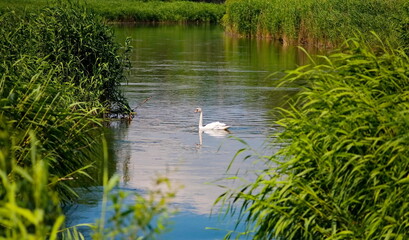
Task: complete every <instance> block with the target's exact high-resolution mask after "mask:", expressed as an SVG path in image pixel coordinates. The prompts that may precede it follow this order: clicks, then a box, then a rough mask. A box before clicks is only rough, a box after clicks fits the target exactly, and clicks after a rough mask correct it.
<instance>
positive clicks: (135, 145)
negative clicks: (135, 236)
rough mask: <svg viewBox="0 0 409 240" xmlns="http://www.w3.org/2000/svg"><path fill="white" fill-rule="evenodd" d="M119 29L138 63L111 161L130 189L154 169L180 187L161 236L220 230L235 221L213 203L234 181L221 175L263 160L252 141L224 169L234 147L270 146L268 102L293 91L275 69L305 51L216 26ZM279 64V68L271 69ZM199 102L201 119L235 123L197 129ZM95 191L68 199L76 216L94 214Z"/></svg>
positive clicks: (247, 172) (215, 235)
mask: <svg viewBox="0 0 409 240" xmlns="http://www.w3.org/2000/svg"><path fill="white" fill-rule="evenodd" d="M114 29H115V34H116V37H117V39H118V41H119V42H124V41H125V38H126V37H128V36H129V37H131V38H132V41H131V45H132V47H133V51H132V55H131V61H132V65H133V67H132V69H131V71H130V75H129V79H128V82H127V83H123V89H124V92H125V95H126V97H127V98H128V99H129V101H130V103H131V106H133V107H137V108H136V112H137V115H136V116H135V118H134V120H133V121H132V122H130V123H129V124H128V123H124V122H114V123H113V124H112V126H111V129H112V136H113V146H114V159H113V161H114V163H113V164H111V165H112V168H113V169H111V170H112V171H114V172H115V173H116V174H118V175H119V176H120V179H121V182H120V185H121V189H124V190H128V191H135V192H142V193H143V192H145V191H147V190H148V189H150V188H152V186H153V182H154V181H153V180H154V179H155V177H157V176H166V177H168V178H169V179H170V180H171V182H172V184H173V185H174V186H178V191H177V195H176V198H175V199H174V202H173V205H174V206H175V207H177V209H178V211H179V213H178V214H177V215H176V216H175V217H173V218H172V221H173V224H172V225H171V226H170V227H171V229H172V230H171V231H170V232H168V233H165V234H164V235H163V236H162V237H161V238H160V239H166V240H168V239H169V240H173V239H178V240H179V239H180V240H183V239H198V240H201V239H203V240H204V239H222V238H223V236H224V235H225V234H226V233H227V231H229V230H233V229H234V226H235V224H236V222H235V219H234V218H227V219H220V218H219V217H218V216H217V211H218V206H217V205H216V206H213V203H214V201H215V200H216V198H217V197H218V196H219V195H220V194H221V193H223V192H224V189H223V188H221V187H220V186H218V185H229V186H231V184H230V183H229V182H227V181H225V180H221V179H223V178H225V177H228V176H231V174H236V173H238V174H239V175H240V176H243V177H244V178H249V179H251V178H252V175H253V174H254V172H255V171H257V170H259V169H260V168H261V163H257V162H256V160H257V158H255V157H250V158H249V159H247V160H245V161H244V160H243V159H244V158H245V156H247V155H254V153H253V152H252V150H247V151H244V152H243V153H241V154H240V155H239V156H238V157H237V159H236V160H235V163H234V164H233V167H232V169H230V171H229V172H226V170H227V167H228V166H229V164H230V162H231V160H232V159H233V158H234V156H235V154H236V153H237V151H238V150H240V149H242V148H252V149H253V150H254V151H256V152H257V153H260V154H271V153H272V152H273V151H274V148H272V147H271V146H269V145H268V144H267V143H266V141H267V140H268V139H269V137H270V136H271V135H272V134H274V132H275V131H276V130H277V129H276V128H275V126H274V120H275V115H274V114H272V110H273V109H274V108H275V107H280V106H283V105H284V104H285V103H286V101H287V99H288V98H289V97H290V96H292V95H293V94H294V93H295V92H296V91H297V89H294V88H277V87H276V82H277V78H278V77H279V76H282V75H283V72H284V71H285V70H287V69H293V68H295V67H296V66H297V65H300V64H303V63H305V61H306V57H305V56H304V54H303V53H302V51H300V50H299V49H297V48H295V47H283V46H281V45H280V44H277V43H274V42H272V41H269V40H259V39H240V38H233V37H230V36H226V35H225V34H224V32H223V29H222V28H221V27H220V26H216V25H189V24H186V25H121V26H114ZM274 72H278V73H279V74H277V75H275V77H274V76H273V77H271V76H270V77H269V75H270V74H271V73H274ZM197 107H201V108H202V109H203V119H204V123H205V124H206V123H209V122H212V121H221V122H224V123H226V124H228V125H229V126H231V127H230V129H229V130H230V132H223V131H222V132H221V131H218V132H203V133H201V134H200V133H199V131H198V121H199V115H198V114H197V113H194V110H195V108H197ZM238 139H240V141H239V140H238ZM243 141H244V142H246V143H247V144H248V146H246V144H243ZM96 189H98V188H96ZM95 191H96V192H94V193H88V194H85V195H83V196H82V198H83V199H82V201H81V203H80V204H77V205H76V206H75V207H72V208H70V210H69V211H68V219H69V223H70V224H79V223H84V222H92V221H93V220H94V219H95V218H97V217H98V216H99V215H98V213H99V208H100V204H101V199H100V198H101V193H100V192H98V190H95ZM212 211H213V213H214V214H212V215H210V213H211V212H212ZM209 228H211V229H209ZM214 229H219V230H214Z"/></svg>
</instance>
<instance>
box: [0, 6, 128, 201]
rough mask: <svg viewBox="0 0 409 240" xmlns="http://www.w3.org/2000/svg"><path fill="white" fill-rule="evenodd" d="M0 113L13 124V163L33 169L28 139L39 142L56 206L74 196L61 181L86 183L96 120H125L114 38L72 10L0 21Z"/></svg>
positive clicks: (120, 68)
mask: <svg viewBox="0 0 409 240" xmlns="http://www.w3.org/2000/svg"><path fill="white" fill-rule="evenodd" d="M0 25H1V26H2V28H1V29H0V32H1V35H2V38H1V39H0V73H1V77H0V112H1V116H2V117H3V119H4V121H6V122H8V123H10V124H11V128H12V129H13V131H12V132H11V133H12V134H11V137H12V138H13V139H15V144H16V147H18V150H17V151H15V153H14V154H15V158H16V162H17V163H18V164H19V165H20V166H22V167H26V166H29V165H31V161H30V155H29V154H28V153H29V150H30V146H29V144H28V142H29V141H30V137H29V132H31V131H32V132H34V134H35V135H36V136H37V138H38V139H39V141H40V142H41V148H43V150H44V151H41V152H40V154H42V155H43V158H45V159H52V160H50V161H47V163H48V164H49V169H50V178H55V184H54V185H55V187H56V188H57V191H58V192H59V193H60V194H61V195H60V197H61V198H62V200H64V201H65V200H72V199H73V198H74V197H75V193H74V192H73V191H72V190H70V187H69V186H68V185H71V181H68V182H66V181H61V179H66V178H72V177H73V176H72V175H76V176H75V177H81V176H82V177H88V176H87V174H86V173H85V172H84V170H85V169H86V168H88V167H89V166H90V165H91V163H92V161H94V160H92V159H93V156H95V155H96V152H97V151H98V148H99V143H98V141H97V140H95V139H99V138H98V137H96V136H97V135H99V134H101V130H100V127H101V125H102V119H101V114H102V113H103V112H104V111H106V110H105V109H106V108H108V109H109V111H117V112H122V113H127V112H129V111H130V110H129V107H128V104H127V102H126V99H125V98H124V97H123V96H122V93H121V92H120V90H119V85H120V82H121V81H123V80H124V73H123V68H124V62H123V59H122V57H121V56H120V55H118V53H117V51H118V50H119V46H117V45H116V44H115V43H114V42H113V37H112V32H111V31H110V30H109V29H108V28H107V27H106V26H104V25H102V24H101V23H100V22H98V21H97V20H96V19H95V18H94V17H93V16H92V15H88V14H87V13H86V12H84V11H83V10H81V9H79V8H76V7H73V6H71V7H69V8H68V7H66V6H62V7H53V8H45V9H43V10H41V11H39V12H35V13H33V12H27V13H25V14H24V15H17V14H16V13H14V12H8V13H5V14H3V15H2V16H1V18H0Z"/></svg>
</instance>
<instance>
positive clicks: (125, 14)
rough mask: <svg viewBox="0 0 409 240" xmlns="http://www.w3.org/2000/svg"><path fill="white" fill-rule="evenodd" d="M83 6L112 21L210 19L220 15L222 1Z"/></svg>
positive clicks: (90, 3)
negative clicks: (219, 2) (217, 2)
mask: <svg viewBox="0 0 409 240" xmlns="http://www.w3.org/2000/svg"><path fill="white" fill-rule="evenodd" d="M87 6H88V7H89V8H91V9H93V10H94V11H95V13H97V14H99V15H101V16H103V17H104V18H105V19H107V20H108V21H114V22H213V23H217V22H219V21H220V20H221V18H222V17H223V14H224V12H225V7H224V5H223V4H215V3H204V2H191V1H129V0H120V1H111V0H104V1H96V0H92V1H88V2H87Z"/></svg>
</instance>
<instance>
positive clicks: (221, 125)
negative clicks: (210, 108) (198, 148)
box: [195, 108, 230, 131]
mask: <svg viewBox="0 0 409 240" xmlns="http://www.w3.org/2000/svg"><path fill="white" fill-rule="evenodd" d="M195 113H200V118H199V130H201V131H204V130H227V129H228V128H229V127H230V126H227V125H226V124H225V123H221V122H212V123H209V124H207V125H206V126H203V112H202V109H201V108H196V109H195Z"/></svg>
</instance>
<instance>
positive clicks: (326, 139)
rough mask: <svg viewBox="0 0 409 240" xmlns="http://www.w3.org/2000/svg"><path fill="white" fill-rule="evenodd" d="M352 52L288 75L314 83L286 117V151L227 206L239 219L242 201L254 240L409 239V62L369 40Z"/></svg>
mask: <svg viewBox="0 0 409 240" xmlns="http://www.w3.org/2000/svg"><path fill="white" fill-rule="evenodd" d="M343 47H344V48H343V49H341V50H340V51H338V52H336V53H333V54H331V55H330V56H329V57H322V60H323V63H322V64H312V65H309V66H302V67H299V68H298V69H296V70H294V71H291V72H290V73H289V74H288V75H287V77H286V78H285V79H284V80H285V81H284V82H285V83H286V82H291V81H299V80H303V81H305V80H307V82H308V86H306V87H305V89H304V90H303V91H301V93H300V94H299V98H298V100H297V101H296V103H294V104H293V106H292V108H290V109H289V110H284V109H283V110H282V112H283V116H284V117H283V118H282V119H281V120H279V121H278V123H279V124H280V125H281V126H282V127H283V131H282V132H280V133H278V136H277V139H276V140H274V141H273V143H274V144H280V146H281V148H280V150H279V151H278V153H277V154H274V155H272V156H270V157H267V159H268V162H269V166H268V167H267V168H266V169H265V170H264V171H263V172H262V173H261V174H260V175H259V176H258V177H257V179H256V180H255V181H254V182H253V183H251V184H249V185H247V186H245V187H243V188H242V189H237V190H232V191H230V192H228V193H226V194H225V195H224V197H221V198H220V199H219V200H223V201H225V203H229V205H227V206H230V207H228V209H229V210H230V211H232V212H234V211H235V209H236V207H235V206H234V204H235V203H236V204H237V203H239V202H240V205H241V207H239V208H238V209H239V212H240V216H241V217H240V219H241V220H242V221H245V222H246V223H247V224H248V231H249V232H252V233H253V234H254V239H286V240H290V239H408V237H409V235H408V234H409V218H408V213H409V202H408V199H407V196H408V194H409V185H408V183H409V175H408V173H409V159H408V157H409V149H408V148H407V146H408V144H409V138H408V129H409V121H408V119H409V116H408V114H409V101H408V96H409V95H408V93H409V56H408V55H407V54H405V52H404V51H401V50H394V49H393V48H391V47H390V46H389V45H388V44H383V43H379V44H378V45H377V47H376V48H370V47H368V45H366V44H364V43H363V41H362V40H360V39H358V40H356V39H351V40H348V41H347V42H346V43H345V44H344V45H343ZM274 139H275V138H274ZM230 204H231V205H230Z"/></svg>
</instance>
